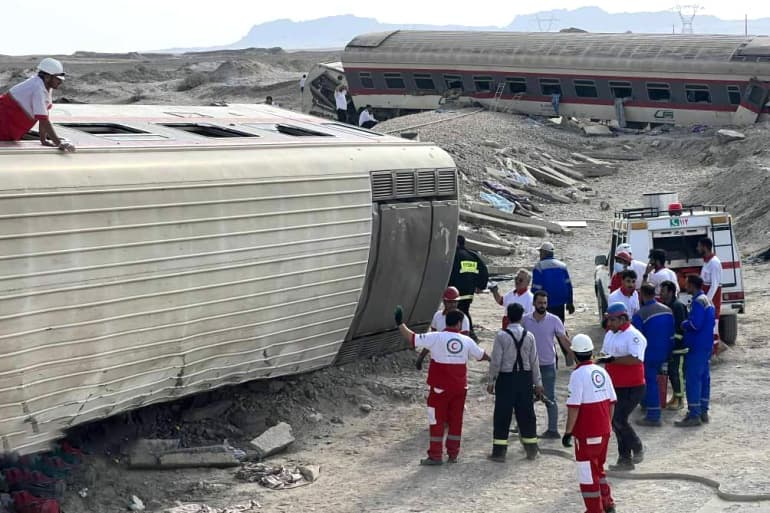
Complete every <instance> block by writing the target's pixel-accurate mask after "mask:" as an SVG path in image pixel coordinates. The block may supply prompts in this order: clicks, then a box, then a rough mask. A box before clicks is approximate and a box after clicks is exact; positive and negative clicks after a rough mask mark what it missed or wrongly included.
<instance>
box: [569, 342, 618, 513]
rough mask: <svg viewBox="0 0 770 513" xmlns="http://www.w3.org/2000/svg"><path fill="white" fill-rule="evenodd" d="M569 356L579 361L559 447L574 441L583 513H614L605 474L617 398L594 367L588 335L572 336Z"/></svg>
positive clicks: (607, 380) (604, 374) (608, 380)
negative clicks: (571, 354)
mask: <svg viewBox="0 0 770 513" xmlns="http://www.w3.org/2000/svg"><path fill="white" fill-rule="evenodd" d="M571 349H572V352H573V353H574V354H575V358H576V359H577V361H578V364H577V367H576V368H575V370H574V371H572V374H571V375H570V378H569V387H568V390H569V398H568V399H567V425H566V426H565V428H564V437H563V438H562V445H564V447H570V446H571V445H572V438H573V437H574V439H575V461H576V462H577V467H578V482H579V483H580V493H581V494H582V495H583V502H584V503H585V505H586V513H615V501H614V500H613V498H612V491H611V489H610V484H609V483H608V482H607V476H606V474H605V473H604V462H605V461H606V460H607V447H608V446H609V443H610V428H611V426H612V420H611V419H612V417H613V413H614V410H615V403H616V402H617V396H616V395H615V388H614V387H613V385H612V378H610V376H609V374H607V372H606V371H605V370H604V369H602V368H601V367H599V366H598V365H595V364H594V362H593V361H592V360H591V358H592V357H593V349H594V344H593V341H592V340H591V337H589V336H588V335H582V334H580V335H575V337H574V338H573V339H572V345H571Z"/></svg>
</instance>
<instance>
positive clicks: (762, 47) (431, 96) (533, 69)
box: [342, 30, 770, 126]
mask: <svg viewBox="0 0 770 513" xmlns="http://www.w3.org/2000/svg"><path fill="white" fill-rule="evenodd" d="M342 68H343V69H344V73H345V80H346V81H347V83H348V85H349V89H350V93H351V95H352V98H353V101H354V103H355V105H356V106H358V107H363V106H364V105H366V104H370V105H372V106H373V107H374V109H375V112H377V113H379V115H380V116H382V117H385V116H393V115H398V114H403V113H408V112H415V111H421V110H432V109H436V108H438V107H440V105H441V104H442V103H444V102H445V101H446V99H447V98H452V99H454V101H455V103H457V104H461V105H462V104H469V105H470V104H481V105H486V106H490V105H497V106H498V107H499V108H501V109H508V110H511V111H515V112H521V113H525V114H533V115H545V116H553V115H556V114H559V115H566V116H575V117H582V118H592V119H602V120H617V121H618V122H619V123H620V124H621V125H622V126H625V125H632V126H633V125H637V124H647V123H661V124H677V125H690V124H706V125H714V126H719V125H747V124H751V123H754V122H756V121H758V120H763V119H768V118H770V103H768V101H769V100H770V98H769V96H770V37H750V38H743V37H737V36H719V35H660V34H656V35H653V34H589V33H517V32H440V31H402V30H397V31H392V32H379V33H371V34H364V35H361V36H358V37H356V38H354V39H353V40H352V41H351V42H350V43H348V45H347V46H346V47H345V51H344V53H343V56H342Z"/></svg>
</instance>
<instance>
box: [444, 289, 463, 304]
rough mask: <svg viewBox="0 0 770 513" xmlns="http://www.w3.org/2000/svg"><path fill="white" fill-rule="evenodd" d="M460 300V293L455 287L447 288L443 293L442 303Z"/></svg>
mask: <svg viewBox="0 0 770 513" xmlns="http://www.w3.org/2000/svg"><path fill="white" fill-rule="evenodd" d="M459 298H460V291H459V290H457V287H447V288H446V290H445V291H444V297H443V298H442V299H443V300H444V301H457V300H458V299H459Z"/></svg>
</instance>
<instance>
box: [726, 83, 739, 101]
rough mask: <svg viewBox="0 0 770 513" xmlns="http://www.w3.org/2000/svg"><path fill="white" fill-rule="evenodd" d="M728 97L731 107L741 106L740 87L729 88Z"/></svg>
mask: <svg viewBox="0 0 770 513" xmlns="http://www.w3.org/2000/svg"><path fill="white" fill-rule="evenodd" d="M727 97H728V99H729V100H730V105H740V104H741V88H740V87H738V86H727Z"/></svg>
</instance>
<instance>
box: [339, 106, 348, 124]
mask: <svg viewBox="0 0 770 513" xmlns="http://www.w3.org/2000/svg"><path fill="white" fill-rule="evenodd" d="M337 121H340V122H341V123H347V122H348V111H347V110H346V109H337Z"/></svg>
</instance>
